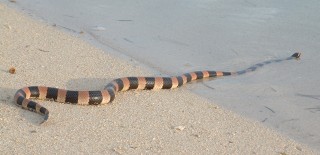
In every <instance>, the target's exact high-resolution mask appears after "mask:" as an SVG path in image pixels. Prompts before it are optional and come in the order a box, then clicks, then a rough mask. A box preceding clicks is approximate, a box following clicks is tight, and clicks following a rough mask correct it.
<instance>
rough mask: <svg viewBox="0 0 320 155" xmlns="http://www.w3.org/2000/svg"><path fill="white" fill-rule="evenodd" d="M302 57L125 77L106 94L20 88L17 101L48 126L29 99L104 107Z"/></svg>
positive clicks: (42, 109)
mask: <svg viewBox="0 0 320 155" xmlns="http://www.w3.org/2000/svg"><path fill="white" fill-rule="evenodd" d="M299 57H300V53H294V54H293V55H292V56H290V57H288V58H284V59H276V60H270V61H264V62H262V63H258V64H255V65H253V66H251V67H249V68H247V69H244V70H240V71H237V72H222V71H196V72H190V73H185V74H183V75H180V76H173V77H123V78H118V79H115V80H113V81H111V82H110V83H109V84H107V85H106V86H105V88H104V90H101V91H73V90H65V89H58V88H53V87H46V86H28V87H24V88H21V89H19V90H18V91H17V92H16V94H15V96H14V101H15V102H16V103H17V104H18V105H20V106H22V108H24V109H28V110H31V111H35V112H37V113H40V114H42V115H44V121H43V122H45V121H47V120H48V118H49V111H48V110H47V109H46V108H45V107H43V106H41V105H40V104H39V103H37V102H35V101H32V100H30V98H38V99H53V100H54V101H57V102H62V103H71V104H80V105H98V104H105V103H109V102H112V101H113V100H114V99H115V94H116V92H118V91H126V90H130V89H141V90H144V89H147V90H151V89H173V88H177V87H179V86H182V85H184V84H186V83H188V82H190V81H193V80H198V79H203V78H209V77H221V76H229V75H241V74H244V73H247V72H251V71H255V70H256V69H258V68H260V67H262V66H264V65H266V64H269V63H273V62H281V61H285V60H291V59H298V58H299Z"/></svg>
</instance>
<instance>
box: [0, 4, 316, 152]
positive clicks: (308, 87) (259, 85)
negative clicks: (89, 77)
mask: <svg viewBox="0 0 320 155" xmlns="http://www.w3.org/2000/svg"><path fill="white" fill-rule="evenodd" d="M0 2H3V3H7V4H8V5H9V6H11V7H15V8H17V9H19V10H22V11H23V12H24V13H26V14H29V15H31V16H33V17H35V18H37V19H40V20H43V21H45V22H47V23H49V24H51V25H55V26H57V27H59V28H62V29H64V30H66V31H67V32H70V33H72V34H74V35H76V36H78V37H81V38H83V39H85V40H86V41H88V42H90V43H91V44H93V45H95V46H97V47H99V48H102V49H104V50H105V51H106V52H108V53H111V54H113V55H117V56H119V57H122V58H124V59H125V60H130V59H133V62H135V63H136V64H137V65H145V66H148V67H150V68H151V69H153V70H155V71H156V72H158V73H159V74H161V75H178V74H181V73H184V72H189V71H195V70H226V71H235V70H241V69H244V68H247V67H249V66H251V65H253V64H256V63H259V62H261V61H265V60H271V59H274V58H275V59H277V58H282V57H288V56H290V55H291V54H293V53H294V52H296V51H301V52H302V58H301V60H299V61H287V62H282V63H275V64H270V65H267V66H265V67H263V68H262V69H259V70H257V71H256V72H252V73H248V74H245V75H242V76H237V77H224V78H221V79H216V80H204V81H200V82H197V83H196V84H192V85H188V86H186V87H185V88H186V89H190V90H192V91H193V92H195V93H197V94H199V95H202V96H204V97H206V98H208V99H210V100H213V101H214V102H215V103H216V104H218V105H220V106H221V107H224V108H226V109H229V110H232V111H234V112H236V113H238V114H241V115H244V116H246V117H249V118H250V119H254V120H257V121H261V122H262V123H264V124H265V125H266V126H268V127H271V128H273V129H276V130H277V131H279V132H281V133H283V134H285V135H287V136H289V137H291V138H293V139H296V140H298V141H300V142H303V143H306V144H307V145H309V146H311V147H313V148H315V149H317V150H320V133H319V132H318V131H320V124H319V122H320V94H319V92H320V91H319V90H320V88H319V86H320V82H319V80H318V77H319V75H320V69H318V66H320V61H318V60H319V58H320V55H319V54H318V50H319V49H320V45H319V40H320V35H319V34H320V33H319V28H320V23H319V21H320V16H319V14H320V11H319V10H320V1H308V2H307V3H306V2H302V1H298V0H290V1H289V0H285V1H277V0H271V1H259V2H256V1H253V0H225V1H216V0H211V1H208V0H204V1H196V0H187V1H184V2H183V3H182V2H181V1H176V0H157V1H152V2H151V1H147V0H140V1H129V0H127V1H112V0H95V1H87V0H77V1H76V0H69V1H63V0H55V1H49V0H23V1H19V0H17V2H16V3H10V2H8V1H7V0H0ZM133 76H134V73H133ZM148 76H151V75H148Z"/></svg>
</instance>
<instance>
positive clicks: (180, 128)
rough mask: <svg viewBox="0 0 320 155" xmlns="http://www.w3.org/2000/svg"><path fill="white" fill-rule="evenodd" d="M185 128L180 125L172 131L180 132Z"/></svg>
mask: <svg viewBox="0 0 320 155" xmlns="http://www.w3.org/2000/svg"><path fill="white" fill-rule="evenodd" d="M185 128H186V127H185V126H181V125H179V126H176V127H174V129H176V130H179V131H182V130H184V129H185Z"/></svg>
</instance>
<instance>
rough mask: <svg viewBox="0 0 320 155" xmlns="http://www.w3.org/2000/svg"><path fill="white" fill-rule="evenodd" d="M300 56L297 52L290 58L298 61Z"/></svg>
mask: <svg viewBox="0 0 320 155" xmlns="http://www.w3.org/2000/svg"><path fill="white" fill-rule="evenodd" d="M300 56H301V53H298V52H297V53H294V54H292V55H291V57H294V58H296V59H299V58H300Z"/></svg>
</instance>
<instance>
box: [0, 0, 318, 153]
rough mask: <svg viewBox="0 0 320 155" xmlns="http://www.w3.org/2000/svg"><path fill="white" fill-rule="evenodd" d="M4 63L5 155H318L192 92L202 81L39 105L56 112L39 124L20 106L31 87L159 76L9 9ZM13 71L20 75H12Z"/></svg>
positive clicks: (0, 98) (1, 15)
mask: <svg viewBox="0 0 320 155" xmlns="http://www.w3.org/2000/svg"><path fill="white" fill-rule="evenodd" d="M0 61H1V65H0V71H1V74H0V79H1V81H0V106H1V108H0V109H1V113H0V139H1V140H0V148H1V149H0V150H1V153H3V154H70V153H73V154H283V155H284V154H319V152H315V151H313V150H312V149H310V148H309V147H307V146H305V145H303V144H300V143H297V142H296V141H294V140H291V139H289V138H288V137H285V136H283V135H280V134H279V133H277V132H275V131H273V130H272V129H269V128H266V127H265V126H263V125H262V124H261V122H258V121H253V120H249V119H247V118H244V117H242V116H240V115H237V114H235V113H233V112H231V111H228V110H226V109H223V108H221V107H219V106H217V105H216V104H215V103H212V102H211V101H208V100H206V99H204V98H202V97H200V96H197V95H195V94H194V93H191V92H190V91H189V90H188V89H186V88H187V87H191V86H192V85H197V84H198V82H193V83H191V84H188V85H186V86H182V87H181V88H178V89H174V90H159V91H128V92H121V93H118V94H117V95H116V99H115V101H113V102H112V103H110V104H107V105H100V106H77V105H70V104H60V103H56V102H52V101H38V100H36V101H37V102H39V103H41V104H42V105H44V106H45V107H47V108H48V109H49V111H50V114H51V116H50V118H49V120H48V122H46V123H45V124H42V125H39V123H40V122H41V121H42V116H41V115H39V114H36V113H33V112H30V111H27V110H24V109H22V108H20V107H18V106H16V104H15V103H14V101H13V95H14V93H15V92H16V90H18V89H20V88H22V87H24V86H29V85H45V86H52V87H59V88H65V89H73V90H101V89H103V88H104V86H105V84H107V83H108V82H109V81H111V80H112V79H115V78H118V77H125V76H159V75H157V74H156V73H154V72H152V71H150V70H147V69H146V68H143V67H141V66H140V65H136V64H135V63H134V61H129V62H126V61H125V60H123V59H121V58H119V57H115V56H113V55H108V54H106V53H105V52H103V51H102V50H99V49H97V48H96V47H93V46H91V45H89V44H88V43H86V42H84V41H82V40H81V39H79V38H78V37H77V36H71V35H70V34H66V33H64V32H62V31H61V30H59V29H58V28H57V27H55V26H53V25H49V24H46V23H41V22H39V21H36V20H34V19H31V18H30V17H27V16H25V15H23V14H21V13H18V12H16V11H14V10H13V9H10V8H8V7H7V6H6V5H4V4H0ZM11 67H14V68H15V69H16V73H15V74H10V73H9V72H8V70H9V69H10V68H11Z"/></svg>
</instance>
